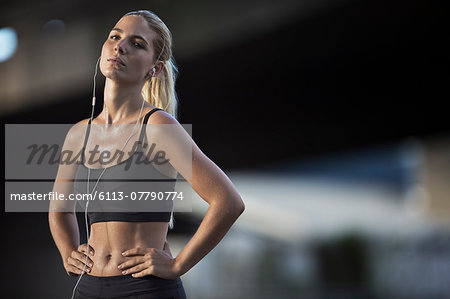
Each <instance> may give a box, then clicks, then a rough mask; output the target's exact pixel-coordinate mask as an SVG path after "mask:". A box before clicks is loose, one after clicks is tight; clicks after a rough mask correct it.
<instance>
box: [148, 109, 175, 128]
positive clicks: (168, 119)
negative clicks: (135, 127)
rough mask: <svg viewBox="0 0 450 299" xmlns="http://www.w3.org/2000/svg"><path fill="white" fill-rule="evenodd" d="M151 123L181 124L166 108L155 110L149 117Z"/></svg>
mask: <svg viewBox="0 0 450 299" xmlns="http://www.w3.org/2000/svg"><path fill="white" fill-rule="evenodd" d="M148 123H149V124H155V125H158V124H174V125H175V124H180V123H179V122H178V121H177V120H176V119H175V118H174V117H173V116H172V115H170V114H169V113H167V112H166V111H164V110H158V111H155V112H154V113H153V114H152V115H151V116H150V118H149V119H148Z"/></svg>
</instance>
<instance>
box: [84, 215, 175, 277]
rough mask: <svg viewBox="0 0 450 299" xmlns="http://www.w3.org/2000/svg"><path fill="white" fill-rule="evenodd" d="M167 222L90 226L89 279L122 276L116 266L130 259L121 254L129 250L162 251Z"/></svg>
mask: <svg viewBox="0 0 450 299" xmlns="http://www.w3.org/2000/svg"><path fill="white" fill-rule="evenodd" d="M168 227H169V223H168V222H119V221H110V222H96V223H93V224H92V225H91V234H90V237H89V245H90V246H92V248H94V256H93V257H91V259H92V261H93V262H94V265H93V267H92V270H91V272H90V273H87V274H89V275H92V276H101V277H105V276H116V275H122V271H121V270H120V269H119V268H118V265H119V264H121V263H123V262H125V261H127V260H129V259H131V258H133V257H125V256H123V255H122V252H124V251H125V250H129V249H132V248H136V247H140V248H157V249H161V250H162V249H163V247H164V242H165V240H166V236H167V230H168Z"/></svg>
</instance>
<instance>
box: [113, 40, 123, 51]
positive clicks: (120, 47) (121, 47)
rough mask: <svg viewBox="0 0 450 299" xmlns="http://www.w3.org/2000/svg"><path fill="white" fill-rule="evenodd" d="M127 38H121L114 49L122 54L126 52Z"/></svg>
mask: <svg viewBox="0 0 450 299" xmlns="http://www.w3.org/2000/svg"><path fill="white" fill-rule="evenodd" d="M124 43H125V40H124V39H123V40H119V41H118V42H117V43H116V45H115V46H114V51H115V52H119V53H120V54H125V47H124V45H125V44H124Z"/></svg>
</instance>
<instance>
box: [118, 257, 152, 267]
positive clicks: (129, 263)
mask: <svg viewBox="0 0 450 299" xmlns="http://www.w3.org/2000/svg"><path fill="white" fill-rule="evenodd" d="M146 260H147V259H146V258H145V257H143V256H141V257H136V258H132V259H129V260H128V261H126V262H123V263H122V264H119V265H118V266H117V268H119V269H121V270H125V269H128V268H130V267H133V266H136V265H138V264H142V263H144V262H145V261H146Z"/></svg>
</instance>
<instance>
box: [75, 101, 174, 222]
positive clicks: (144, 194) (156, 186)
mask: <svg viewBox="0 0 450 299" xmlns="http://www.w3.org/2000/svg"><path fill="white" fill-rule="evenodd" d="M157 110H161V109H159V108H155V109H153V110H151V111H150V112H149V113H147V114H146V115H145V118H144V122H143V125H142V128H141V133H140V136H139V141H138V146H137V149H136V151H135V152H134V153H133V154H132V155H131V156H130V158H128V159H126V160H124V161H121V162H120V163H118V164H116V165H114V166H111V167H106V170H105V171H104V173H103V175H102V177H101V178H100V180H99V181H98V184H97V186H96V187H95V189H94V186H95V184H96V183H97V180H98V178H99V176H100V175H101V173H102V172H103V170H104V168H99V169H93V168H90V176H89V191H88V190H87V177H88V168H87V167H86V166H85V163H84V161H85V149H86V144H87V141H88V136H89V133H90V129H91V121H90V120H89V123H88V127H87V129H86V136H85V139H84V145H83V149H82V154H81V163H80V164H79V166H78V168H77V171H76V175H75V181H74V191H75V193H77V194H88V193H92V194H93V195H94V196H95V197H94V199H93V200H91V201H89V206H88V217H89V224H92V223H95V222H105V221H124V222H169V221H170V216H171V213H172V210H173V201H172V200H170V198H169V197H170V196H168V195H170V194H171V193H169V192H174V190H175V183H176V179H175V178H171V177H169V176H166V175H164V174H162V173H161V172H159V171H158V170H157V169H156V168H155V167H154V166H153V164H152V163H150V162H149V161H148V159H146V155H145V154H144V152H143V151H142V146H143V140H144V137H145V134H144V133H145V127H146V125H147V122H148V118H149V117H150V115H151V114H152V113H154V112H156V111H157ZM136 161H140V162H139V163H135V162H136ZM93 189H94V192H92V190H93ZM161 198H162V199H163V200H161ZM89 211H91V212H89ZM142 211H145V212H142Z"/></svg>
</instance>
